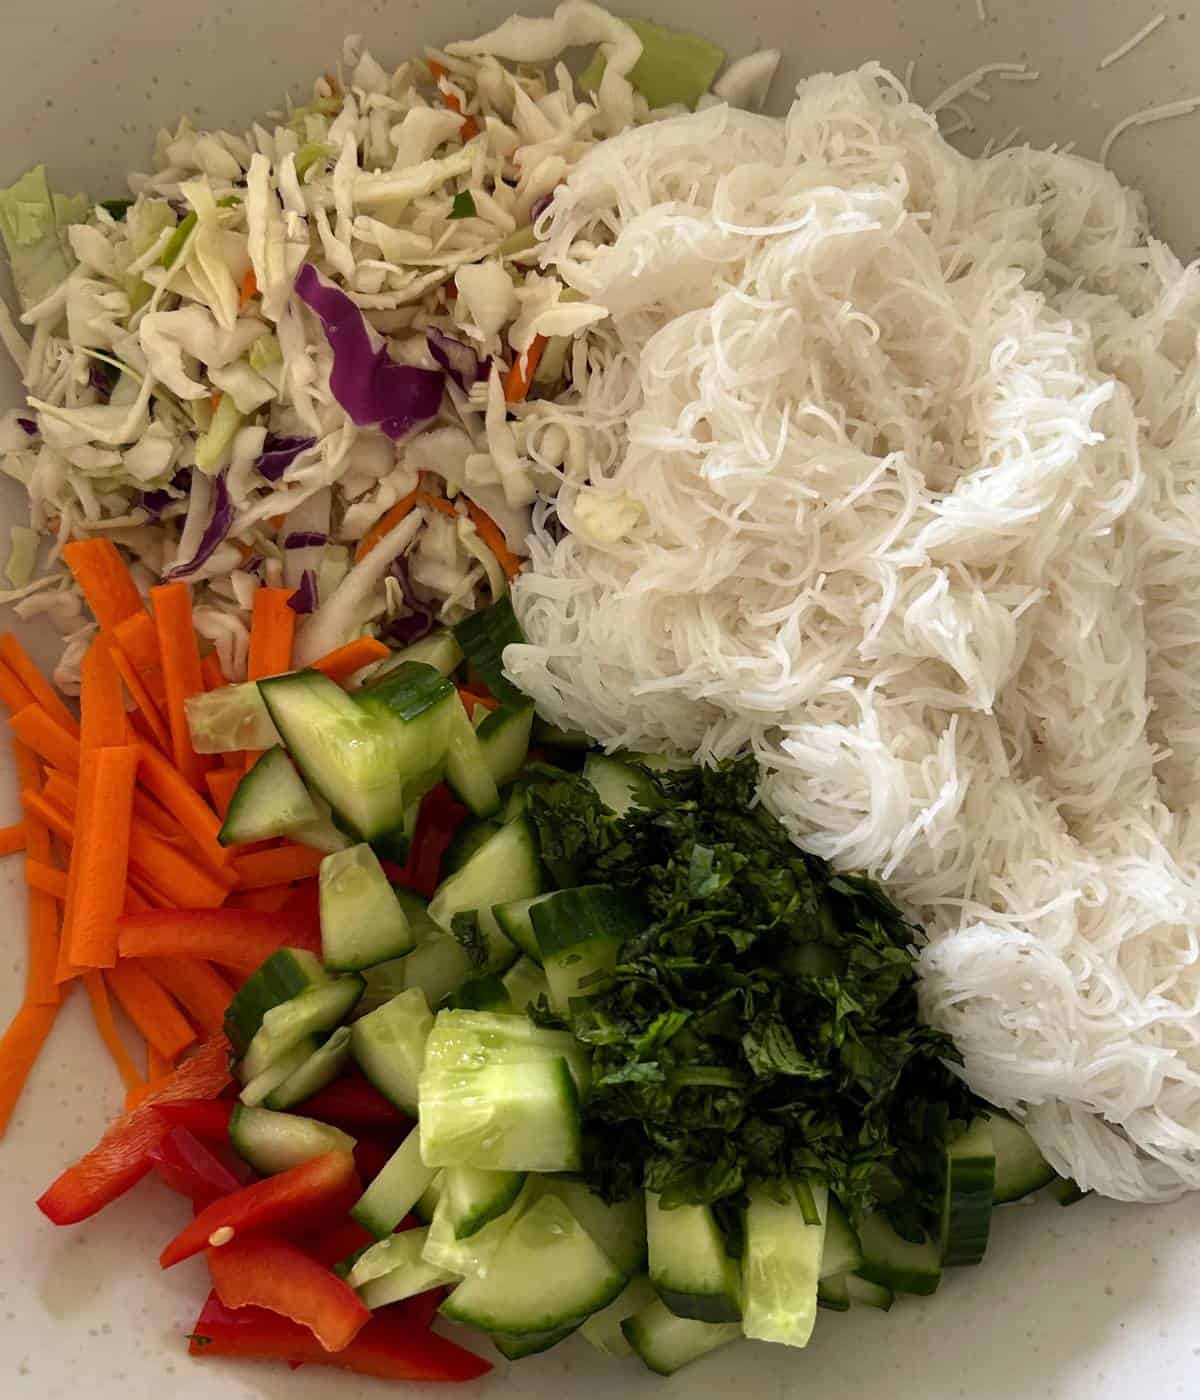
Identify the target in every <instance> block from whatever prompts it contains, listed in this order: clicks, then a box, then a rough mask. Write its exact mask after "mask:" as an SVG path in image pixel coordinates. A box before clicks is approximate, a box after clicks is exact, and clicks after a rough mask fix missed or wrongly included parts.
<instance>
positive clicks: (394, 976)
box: [355, 929, 441, 1013]
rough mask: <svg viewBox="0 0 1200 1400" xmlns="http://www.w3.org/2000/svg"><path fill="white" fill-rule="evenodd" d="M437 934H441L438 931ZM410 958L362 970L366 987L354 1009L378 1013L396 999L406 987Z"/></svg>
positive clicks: (408, 955)
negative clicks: (382, 1007)
mask: <svg viewBox="0 0 1200 1400" xmlns="http://www.w3.org/2000/svg"><path fill="white" fill-rule="evenodd" d="M438 933H439V935H440V934H441V930H440V929H439V930H438ZM411 956H412V954H405V956H404V957H402V958H393V959H392V960H391V961H390V962H384V963H377V964H376V965H375V966H374V967H365V968H363V972H362V976H363V981H364V982H366V984H367V986H366V990H365V991H364V992H363V994H362V999H361V1000H360V1001H359V1003H358V1006H357V1007H356V1008H355V1009H356V1010H358V1011H360V1012H364V1013H365V1012H367V1011H378V1010H379V1008H380V1007H381V1006H383V1005H385V1004H386V1003H387V1002H389V1001H391V999H392V998H393V997H398V996H399V995H400V993H401V992H402V991H404V989H405V987H406V986H407V985H408V959H409V958H410V957H411Z"/></svg>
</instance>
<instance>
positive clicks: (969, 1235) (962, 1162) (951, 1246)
mask: <svg viewBox="0 0 1200 1400" xmlns="http://www.w3.org/2000/svg"><path fill="white" fill-rule="evenodd" d="M945 1171H946V1182H945V1187H944V1190H943V1194H942V1264H943V1266H950V1265H956V1264H978V1263H979V1261H980V1260H981V1259H982V1258H983V1256H984V1255H985V1254H986V1253H987V1243H988V1229H989V1227H990V1225H991V1220H992V1196H993V1192H994V1191H995V1188H996V1153H995V1149H994V1148H993V1146H992V1128H991V1124H990V1123H989V1122H988V1120H987V1119H986V1118H982V1117H980V1118H976V1119H975V1121H974V1122H973V1123H972V1124H971V1125H970V1127H969V1128H968V1129H967V1131H966V1132H965V1133H963V1134H962V1136H961V1137H957V1138H955V1139H954V1141H953V1142H951V1143H950V1144H948V1146H947V1148H946V1167H945Z"/></svg>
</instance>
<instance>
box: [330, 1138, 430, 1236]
mask: <svg viewBox="0 0 1200 1400" xmlns="http://www.w3.org/2000/svg"><path fill="white" fill-rule="evenodd" d="M432 1180H433V1168H432V1167H427V1166H426V1165H425V1163H424V1162H423V1161H422V1160H421V1140H420V1136H419V1135H418V1133H417V1132H416V1131H415V1130H414V1131H413V1132H411V1133H409V1135H408V1136H407V1137H406V1138H405V1139H404V1141H403V1142H402V1143H401V1144H400V1146H399V1147H398V1148H396V1150H395V1152H393V1153H392V1155H391V1157H390V1159H389V1160H388V1163H387V1165H386V1166H385V1167H384V1169H383V1170H382V1171H381V1172H380V1173H379V1175H378V1176H377V1177H376V1178H375V1180H374V1181H373V1182H372V1183H371V1184H370V1186H368V1187H367V1189H366V1190H365V1191H364V1192H363V1194H362V1195H361V1196H360V1197H359V1198H358V1203H357V1204H356V1205H355V1207H354V1209H353V1210H352V1211H351V1212H350V1214H351V1215H352V1216H353V1217H354V1219H355V1220H357V1221H358V1223H359V1224H360V1225H361V1226H362V1227H363V1229H364V1230H370V1232H371V1233H372V1234H373V1235H374V1236H375V1238H376V1239H378V1240H383V1239H386V1238H387V1237H388V1236H389V1235H390V1234H391V1233H392V1231H393V1230H394V1229H395V1228H396V1226H397V1225H399V1224H400V1222H401V1221H402V1220H403V1219H404V1217H405V1216H406V1215H407V1214H408V1213H409V1211H410V1210H412V1208H413V1206H415V1205H416V1203H417V1202H418V1201H419V1200H420V1199H421V1197H422V1195H423V1194H424V1193H425V1192H426V1191H427V1190H428V1189H429V1183H430V1182H431V1181H432Z"/></svg>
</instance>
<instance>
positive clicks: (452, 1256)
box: [425, 1192, 529, 1278]
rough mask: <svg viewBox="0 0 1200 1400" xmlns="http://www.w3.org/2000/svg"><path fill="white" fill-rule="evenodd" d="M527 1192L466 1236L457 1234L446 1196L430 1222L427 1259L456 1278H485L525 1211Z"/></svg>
mask: <svg viewBox="0 0 1200 1400" xmlns="http://www.w3.org/2000/svg"><path fill="white" fill-rule="evenodd" d="M528 1205H529V1197H528V1195H522V1194H521V1193H520V1192H518V1193H517V1196H516V1198H515V1199H514V1200H513V1201H512V1202H510V1204H509V1208H508V1210H506V1211H505V1212H504V1213H503V1214H501V1215H498V1216H496V1217H494V1218H493V1219H491V1220H489V1221H488V1222H487V1223H486V1224H485V1225H482V1226H481V1227H480V1228H479V1229H478V1230H476V1231H475V1232H474V1234H471V1235H468V1236H467V1237H466V1238H465V1239H459V1238H458V1237H457V1236H456V1235H455V1230H454V1220H453V1218H452V1213H451V1210H450V1203H449V1201H448V1200H447V1198H446V1196H445V1195H443V1196H442V1198H441V1200H440V1201H439V1202H438V1204H437V1209H436V1210H435V1211H434V1213H433V1219H432V1220H431V1221H430V1222H429V1238H428V1239H427V1240H426V1242H425V1259H426V1261H427V1262H428V1263H430V1264H433V1265H435V1266H436V1267H437V1268H439V1269H445V1270H446V1271H447V1272H448V1273H452V1274H454V1275H455V1276H456V1277H457V1278H482V1277H483V1275H484V1274H486V1273H487V1272H488V1270H489V1269H490V1268H491V1267H492V1260H493V1259H494V1258H495V1255H496V1251H497V1250H498V1249H499V1248H500V1245H501V1242H502V1241H503V1240H504V1238H505V1236H506V1235H507V1234H508V1232H509V1231H510V1230H511V1229H512V1227H513V1226H514V1225H515V1224H516V1222H517V1221H518V1220H519V1219H520V1217H521V1216H522V1215H523V1214H524V1213H525V1210H526V1209H527V1207H528Z"/></svg>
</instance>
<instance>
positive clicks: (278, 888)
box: [231, 885, 293, 914]
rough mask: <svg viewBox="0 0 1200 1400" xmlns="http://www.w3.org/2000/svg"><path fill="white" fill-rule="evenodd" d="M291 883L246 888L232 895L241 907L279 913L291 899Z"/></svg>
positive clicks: (265, 912)
mask: <svg viewBox="0 0 1200 1400" xmlns="http://www.w3.org/2000/svg"><path fill="white" fill-rule="evenodd" d="M292 894H293V890H292V887H291V885H263V886H262V888H261V889H253V890H246V891H245V892H244V893H243V894H237V895H232V896H231V899H236V900H237V904H238V908H239V909H257V910H259V911H260V913H263V914H278V913H279V911H280V910H281V909H282V908H283V906H284V905H285V904H286V903H287V902H288V900H289V899H291V897H292Z"/></svg>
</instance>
